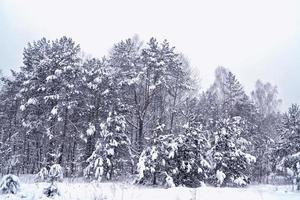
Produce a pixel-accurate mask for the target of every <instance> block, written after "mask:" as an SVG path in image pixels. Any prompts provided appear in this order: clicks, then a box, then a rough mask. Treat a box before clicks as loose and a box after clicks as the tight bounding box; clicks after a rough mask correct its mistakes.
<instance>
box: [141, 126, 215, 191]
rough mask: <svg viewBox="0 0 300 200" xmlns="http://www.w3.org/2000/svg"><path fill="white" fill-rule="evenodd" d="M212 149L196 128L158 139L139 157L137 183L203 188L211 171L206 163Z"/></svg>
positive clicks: (161, 136)
mask: <svg viewBox="0 0 300 200" xmlns="http://www.w3.org/2000/svg"><path fill="white" fill-rule="evenodd" d="M208 146H209V144H208V143H207V140H206V139H205V137H204V134H203V133H202V132H201V131H200V130H196V129H191V128H188V129H187V130H186V133H184V134H181V135H178V136H174V135H172V134H170V135H160V136H158V137H157V138H155V139H154V141H153V144H152V146H150V147H148V148H146V149H145V150H144V151H143V152H142V154H141V156H140V158H139V162H138V173H139V176H138V179H137V182H138V183H141V184H153V185H155V184H157V185H168V186H173V184H174V185H176V186H178V185H184V186H188V187H198V186H201V185H202V183H203V181H204V180H206V179H207V178H208V174H209V171H210V164H209V162H208V161H207V160H206V151H207V147H208Z"/></svg>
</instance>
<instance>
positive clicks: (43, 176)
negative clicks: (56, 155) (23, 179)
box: [35, 167, 49, 181]
mask: <svg viewBox="0 0 300 200" xmlns="http://www.w3.org/2000/svg"><path fill="white" fill-rule="evenodd" d="M48 175H49V172H48V170H47V168H46V167H43V168H42V169H41V170H40V171H39V172H38V173H37V174H36V175H35V181H46V180H48Z"/></svg>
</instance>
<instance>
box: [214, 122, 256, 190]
mask: <svg viewBox="0 0 300 200" xmlns="http://www.w3.org/2000/svg"><path fill="white" fill-rule="evenodd" d="M241 123H243V122H242V121H241V118H239V117H234V118H229V119H225V120H220V121H218V124H217V131H216V132H215V134H214V136H215V139H214V146H213V147H212V149H211V156H212V161H213V164H214V170H213V171H214V173H213V175H212V177H211V183H212V184H214V185H217V186H245V185H247V184H248V183H249V181H250V179H249V177H248V175H249V173H250V172H249V171H250V170H249V169H250V166H251V164H253V163H254V162H255V161H256V159H255V157H254V156H252V155H250V154H248V153H246V151H247V148H246V146H245V145H244V144H245V143H244V142H239V141H240V140H242V141H245V139H244V138H243V137H242V136H241V133H242V128H241Z"/></svg>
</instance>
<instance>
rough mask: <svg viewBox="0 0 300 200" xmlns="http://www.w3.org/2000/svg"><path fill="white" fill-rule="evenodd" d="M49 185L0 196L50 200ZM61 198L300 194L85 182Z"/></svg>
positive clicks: (282, 197)
mask: <svg viewBox="0 0 300 200" xmlns="http://www.w3.org/2000/svg"><path fill="white" fill-rule="evenodd" d="M47 185H48V183H33V182H32V181H28V182H26V181H25V183H23V184H22V186H21V187H22V188H21V191H20V192H19V193H18V194H16V195H12V194H10V195H0V199H7V200H19V199H24V200H36V199H44V200H46V199H48V200H49V199H51V198H47V197H45V196H44V195H43V194H42V192H43V189H44V188H45V187H46V186H47ZM57 185H58V188H59V191H60V193H61V195H60V196H57V197H55V198H54V199H56V200H62V199H63V200H160V199H161V200H195V199H197V200H198V199H199V200H227V199H228V200H299V199H300V192H297V191H294V190H293V188H292V186H273V185H255V186H249V187H247V188H214V187H201V188H197V189H192V188H184V187H176V188H170V189H163V188H151V187H144V186H135V185H131V184H124V183H84V182H78V181H75V182H70V181H65V182H63V183H58V184H57Z"/></svg>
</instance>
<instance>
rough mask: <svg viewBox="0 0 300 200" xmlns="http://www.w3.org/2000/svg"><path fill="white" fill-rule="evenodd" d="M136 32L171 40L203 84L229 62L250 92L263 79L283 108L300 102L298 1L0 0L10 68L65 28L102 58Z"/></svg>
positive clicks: (4, 54)
mask: <svg viewBox="0 0 300 200" xmlns="http://www.w3.org/2000/svg"><path fill="white" fill-rule="evenodd" d="M134 34H138V35H139V37H140V39H142V40H146V41H147V40H148V39H149V38H150V37H152V36H154V37H156V38H158V39H159V40H163V39H168V40H169V42H170V43H171V45H173V46H176V48H177V50H178V51H180V52H183V53H184V54H185V55H186V56H187V57H188V58H189V60H190V63H191V65H192V66H193V67H194V68H195V69H196V70H197V72H198V73H199V76H200V78H201V85H202V87H203V88H207V87H208V86H209V85H210V84H211V83H212V81H213V78H214V77H213V75H214V70H215V68H216V67H217V66H224V67H227V68H229V69H230V70H231V71H232V72H233V73H234V74H236V76H237V78H238V80H239V81H240V82H241V83H242V84H243V85H244V87H245V89H246V91H247V92H249V91H251V90H252V89H253V88H254V84H255V81H256V80H257V79H261V80H262V81H269V82H271V83H272V84H274V85H277V86H278V90H279V95H280V97H281V98H282V99H283V101H284V103H283V106H282V107H283V109H286V108H287V107H288V105H290V104H291V103H293V102H298V103H300V1H299V0H281V1H276V0H249V1H241V0H236V1H233V0H220V1H214V0H207V1H200V0H195V1H189V0H183V1H175V0H151V1H143V0H135V1H132V0H126V1H125V0H120V1H114V0H106V1H91V0H90V1H89V0H84V1H74V0H73V1H71V0H70V1H63V0H49V1H46V0H35V1H34V0H26V1H25V0H19V1H17V0H1V1H0V69H1V70H2V71H3V73H4V74H9V69H11V68H14V69H16V68H17V66H20V65H22V52H23V48H24V47H25V46H26V44H27V43H28V42H31V41H33V40H38V39H40V38H41V37H46V38H48V39H56V38H58V37H61V36H63V35H66V36H69V37H72V38H73V39H74V40H75V41H76V42H77V43H79V44H80V45H81V48H82V50H83V51H84V52H85V53H87V54H91V55H93V56H96V57H102V56H103V55H106V54H107V52H108V50H109V49H110V48H111V47H112V45H113V44H114V43H116V42H118V41H120V40H122V39H126V38H129V37H132V36H133V35H134Z"/></svg>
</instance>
